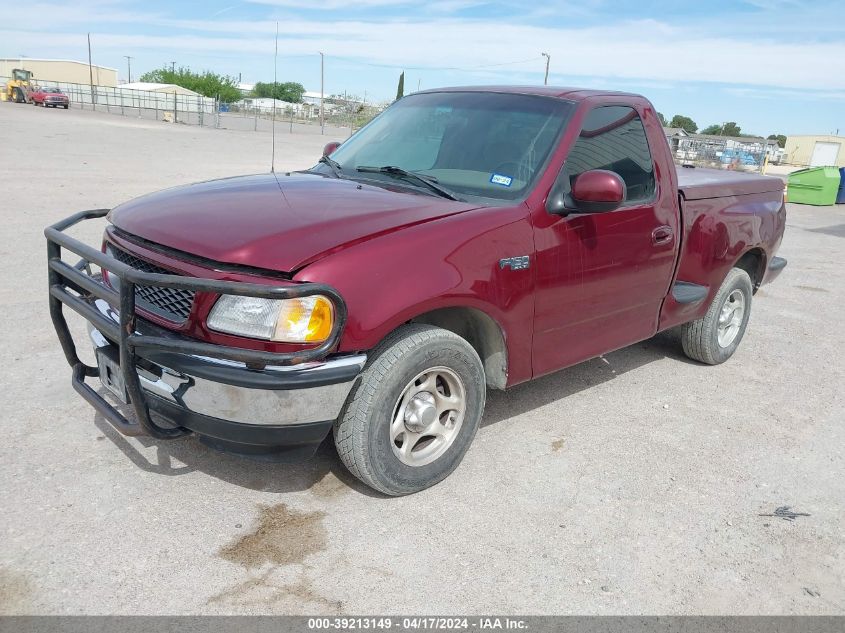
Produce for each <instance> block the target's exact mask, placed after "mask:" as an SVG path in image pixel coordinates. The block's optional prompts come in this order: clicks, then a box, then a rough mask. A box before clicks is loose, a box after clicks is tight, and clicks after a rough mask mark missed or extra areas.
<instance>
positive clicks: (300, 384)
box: [45, 87, 786, 495]
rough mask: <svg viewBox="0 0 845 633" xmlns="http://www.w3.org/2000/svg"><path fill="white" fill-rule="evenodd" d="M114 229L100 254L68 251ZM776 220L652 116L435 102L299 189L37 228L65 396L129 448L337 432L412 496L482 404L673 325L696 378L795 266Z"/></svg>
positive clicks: (602, 100) (272, 446) (170, 202)
mask: <svg viewBox="0 0 845 633" xmlns="http://www.w3.org/2000/svg"><path fill="white" fill-rule="evenodd" d="M103 216H106V217H107V219H108V220H109V221H110V224H108V225H107V227H106V230H105V236H104V240H103V244H102V248H101V249H97V248H93V247H91V246H88V245H86V244H84V243H81V242H79V241H77V240H75V239H73V238H71V237H70V236H69V235H67V234H66V233H65V230H66V229H67V228H69V227H70V226H72V225H74V224H77V223H78V222H81V221H83V220H86V219H89V218H99V217H103ZM785 220H786V211H785V206H784V198H783V183H782V181H780V180H778V179H775V178H766V177H761V176H757V175H750V174H745V173H737V172H728V171H708V170H700V169H680V170H676V168H675V165H674V164H673V161H672V156H671V154H670V150H669V147H668V145H667V143H666V139H665V137H664V134H663V130H662V128H661V126H660V123H659V121H658V119H657V116H656V113H655V111H654V108H653V107H652V105H651V104H650V103H649V102H648V101H647V100H646V99H645V98H643V97H640V96H637V95H631V94H623V93H617V92H603V91H589V90H576V89H564V88H545V87H541V88H538V87H487V88H479V87H473V88H451V89H440V90H431V91H427V92H421V93H417V94H414V95H411V96H408V97H405V98H403V99H401V100H400V101H398V102H397V103H395V104H394V105H393V106H391V107H390V108H388V109H387V110H386V111H385V112H384V113H383V114H381V115H380V116H379V117H377V118H376V119H375V120H374V121H372V122H371V123H370V124H369V125H367V126H366V127H365V128H363V129H361V130H360V131H359V132H357V133H356V134H355V135H354V136H352V137H351V138H350V139H349V140H347V141H346V142H344V143H343V144H342V145H340V146H338V145H337V144H336V143H335V144H330V145H328V146H327V148H326V151H325V152H324V156H323V157H322V158H321V159H320V161H319V162H318V163H317V164H316V165H315V166H314V167H312V168H311V169H308V170H305V171H302V172H295V173H284V174H282V173H269V174H261V175H254V176H245V177H237V178H230V179H224V180H216V181H211V182H205V183H200V184H195V185H189V186H185V187H179V188H175V189H169V190H166V191H162V192H159V193H154V194H151V195H148V196H144V197H142V198H139V199H136V200H133V201H130V202H127V203H125V204H123V205H120V206H118V207H116V208H114V209H112V210H110V211H109V210H105V209H100V210H93V211H84V212H81V213H78V214H76V215H74V216H72V217H70V218H68V219H66V220H64V221H62V222H59V223H57V224H55V225H53V226H52V227H49V228H48V229H47V230H46V232H45V233H46V236H47V240H48V250H49V276H50V283H49V287H50V312H51V316H52V319H53V322H54V325H55V328H56V331H57V333H58V335H59V339H60V341H61V344H62V347H63V350H64V353H65V355H66V357H67V360H68V362H69V363H70V365H71V366H72V367H73V371H72V376H73V379H72V382H73V386H74V388H75V389H76V390H77V391H78V392H79V393H80V394H81V395H82V396H83V397H84V398H85V399H86V400H88V401H89V402H90V403H91V404H93V405H94V407H95V408H96V409H97V410H98V411H99V412H100V413H101V414H102V415H104V416H105V417H106V418H107V419H108V420H109V421H110V422H111V423H112V424H113V425H114V426H115V427H117V429H119V430H120V431H122V432H123V433H126V434H128V435H138V434H146V435H150V436H153V437H155V438H161V439H168V438H174V437H179V436H182V435H185V434H187V433H196V434H198V435H199V436H201V438H202V440H203V441H204V442H207V443H208V444H210V445H212V446H214V447H217V448H219V449H222V450H228V451H233V452H237V453H241V454H247V455H252V456H255V457H262V458H291V457H293V456H300V457H301V456H303V455H309V454H311V453H312V452H313V451H314V450H315V448H316V447H317V446H318V445H319V444H320V443H321V442H322V441H323V440H324V439H325V438H326V437H327V435H328V434H329V433H333V435H334V441H335V443H336V446H337V449H338V453H339V455H340V458H341V460H342V461H343V463H344V464H345V465H346V466H347V467H348V468H349V470H350V471H351V472H352V473H353V474H355V475H356V476H357V477H359V478H360V479H361V480H362V481H364V482H365V483H367V484H368V485H370V486H371V487H373V488H375V489H377V490H379V491H381V492H382V493H385V494H388V495H402V494H408V493H412V492H415V491H418V490H421V489H423V488H426V487H428V486H431V485H433V484H435V483H437V482H438V481H440V480H442V479H443V478H445V477H446V476H447V475H448V474H449V473H450V472H451V471H452V470H454V469H455V468H456V467H457V465H458V463H459V462H460V461H461V459H462V458H463V456H464V454H465V453H466V451H467V449H468V448H469V445H470V443H471V442H472V440H473V437H474V435H475V433H476V430H477V429H478V425H479V422H480V420H481V417H482V414H483V411H484V403H485V395H486V388H487V387H489V388H493V389H506V388H508V387H511V386H513V385H517V384H519V383H521V382H524V381H527V380H530V379H532V378H537V377H538V376H542V375H544V374H548V373H550V372H554V371H557V370H559V369H562V368H564V367H568V366H570V365H574V364H575V363H579V362H581V361H584V360H586V359H590V358H593V357H596V356H598V355H601V354H604V353H606V352H610V351H611V350H615V349H617V348H620V347H623V346H626V345H630V344H632V343H636V342H638V341H642V340H644V339H647V338H649V337H651V336H653V335H654V334H655V333H657V332H659V331H661V330H666V329H667V328H673V327H677V326H680V330H681V336H682V341H683V349H684V351H685V352H686V354H687V355H688V356H689V357H691V358H693V359H695V360H698V361H701V362H703V363H709V364H716V363H721V362H723V361H725V360H727V359H728V358H730V357H731V355H732V354H733V353H734V351H735V350H736V348H737V346H738V345H739V343H740V341H741V340H742V337H743V333H744V332H745V328H746V325H747V323H748V318H749V315H750V313H751V303H752V297H753V295H754V293H755V291H756V290H757V289H758V288H759V287H760V285H761V284H764V283H766V282H769V281H771V280H772V279H774V278H775V277H776V276H777V275H778V274H779V273H780V271H781V270H782V269H783V268H784V266H785V265H786V261H785V260H784V259H782V258H779V257H776V256H775V253H776V251H777V249H778V246H779V245H780V242H781V238H782V236H783V231H784V225H785ZM62 249H66V250H68V251H71V252H72V253H75V254H76V255H78V256H80V257H81V258H82V259H81V260H80V262H79V263H78V264H76V265H75V266H74V265H72V264H70V263H67V262H65V261H63V260H62ZM97 270H100V271H101V273H98V272H97ZM63 307H68V308H71V309H73V310H75V311H76V312H79V313H81V314H82V315H83V316H84V317H85V318H86V319H87V321H88V322H89V324H90V334H91V339H92V341H93V343H94V346H95V350H96V357H97V364H96V365H88V364H85V363H84V362H82V361H81V360H80V359H79V357H78V355H77V352H76V347H75V345H74V342H73V340H72V338H71V335H70V332H69V330H68V327H67V324H66V322H65V318H64V315H63ZM94 377H99V380H100V382H101V383H102V386H104V387H105V389H96V388H95V387H94V385H92V384H90V383H89V382H86V378H94ZM118 401H119V402H123V403H129V404H130V405H131V410H132V412H133V413H134V415H128V416H124V415H123V414H122V413H121V412H120V411H121V409H120V407H119V406H117V405H118ZM123 410H124V411H125V409H123Z"/></svg>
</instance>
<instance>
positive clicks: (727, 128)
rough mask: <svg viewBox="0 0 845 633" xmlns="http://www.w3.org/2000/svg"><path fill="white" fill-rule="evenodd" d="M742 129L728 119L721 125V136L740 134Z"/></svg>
mask: <svg viewBox="0 0 845 633" xmlns="http://www.w3.org/2000/svg"><path fill="white" fill-rule="evenodd" d="M741 135H742V130H741V129H740V127H739V126H738V125H737V124H736V122H735V121H728V122H727V123H725V124H724V125H723V126H722V136H741Z"/></svg>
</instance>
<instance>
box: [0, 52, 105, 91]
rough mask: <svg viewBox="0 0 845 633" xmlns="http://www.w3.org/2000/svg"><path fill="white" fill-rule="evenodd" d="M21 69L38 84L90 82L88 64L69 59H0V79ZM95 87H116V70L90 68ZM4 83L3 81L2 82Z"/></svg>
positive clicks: (102, 67) (86, 83) (103, 67)
mask: <svg viewBox="0 0 845 633" xmlns="http://www.w3.org/2000/svg"><path fill="white" fill-rule="evenodd" d="M14 68H22V69H23V70H29V71H30V72H32V73H33V74H34V75H35V82H36V83H38V84H44V83H49V82H51V81H53V82H55V83H71V84H85V85H86V86H87V85H88V84H89V83H90V81H91V76H90V74H89V69H88V64H87V63H86V62H76V61H73V60H70V59H31V58H29V57H23V58H20V57H3V58H0V77H11V76H12V69H14ZM91 70H92V71H93V75H94V85H95V86H116V85H117V69H116V68H107V67H106V66H92V67H91ZM2 81H5V80H2Z"/></svg>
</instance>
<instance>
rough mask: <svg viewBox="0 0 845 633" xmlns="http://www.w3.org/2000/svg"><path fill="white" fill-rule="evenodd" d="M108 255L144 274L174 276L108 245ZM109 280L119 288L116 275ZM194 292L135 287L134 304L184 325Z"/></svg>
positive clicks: (172, 273) (156, 287)
mask: <svg viewBox="0 0 845 633" xmlns="http://www.w3.org/2000/svg"><path fill="white" fill-rule="evenodd" d="M108 252H109V254H110V255H111V256H112V257H114V258H115V259H117V260H118V261H120V262H123V263H124V264H126V265H127V266H131V267H132V268H136V269H138V270H140V271H142V272H145V273H155V274H159V275H174V274H178V273H174V272H173V271H172V270H167V269H165V268H161V267H160V266H156V265H155V264H151V263H150V262H148V261H146V260H144V259H141V258H139V257H135V256H134V255H132V254H131V253H127V252H126V251H124V250H121V249H119V248H116V247H115V246H114V245H112V244H109V246H108ZM109 280H110V281H111V283H112V286H119V279H116V275H111V276H110V277H109ZM194 294H195V293H194V291H192V290H181V289H179V288H160V287H158V286H142V285H140V284H139V285H136V286H135V303H136V305H137V306H138V307H139V308H141V309H142V310H146V311H147V312H152V313H153V314H155V315H158V316H160V317H162V318H164V319H167V320H168V321H173V322H174V323H179V324H181V323H184V322H185V320H186V319H187V318H188V315H189V314H190V313H191V306H192V305H193V304H194Z"/></svg>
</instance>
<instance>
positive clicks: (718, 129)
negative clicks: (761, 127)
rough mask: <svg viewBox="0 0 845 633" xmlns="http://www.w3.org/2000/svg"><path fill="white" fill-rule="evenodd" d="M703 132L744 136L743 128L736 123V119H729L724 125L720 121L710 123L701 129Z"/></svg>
mask: <svg viewBox="0 0 845 633" xmlns="http://www.w3.org/2000/svg"><path fill="white" fill-rule="evenodd" d="M701 133H702V134H715V135H718V136H742V130H741V128H740V127H739V126H738V125H737V124H736V121H728V122H727V123H723V124H722V125H719V124H718V123H714V124H713V125H708V126H707V127H706V128H704V129H703V130H701ZM746 136H747V135H746Z"/></svg>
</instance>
